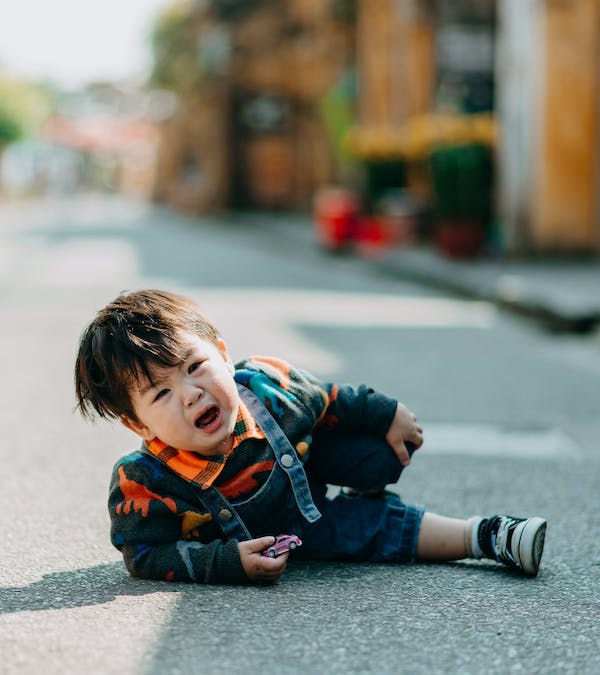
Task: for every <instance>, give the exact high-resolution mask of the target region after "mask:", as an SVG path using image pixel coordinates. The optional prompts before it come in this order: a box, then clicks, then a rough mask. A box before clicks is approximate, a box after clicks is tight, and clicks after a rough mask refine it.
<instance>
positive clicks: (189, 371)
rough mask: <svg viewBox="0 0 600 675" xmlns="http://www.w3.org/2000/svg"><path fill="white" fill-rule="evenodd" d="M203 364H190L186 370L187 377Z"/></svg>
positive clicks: (198, 362) (201, 362)
mask: <svg viewBox="0 0 600 675" xmlns="http://www.w3.org/2000/svg"><path fill="white" fill-rule="evenodd" d="M203 363H204V361H195V362H194V363H192V365H191V366H190V367H189V368H188V375H191V374H192V373H193V372H194V371H195V370H196V369H197V368H199V367H200V366H201V365H202V364H203Z"/></svg>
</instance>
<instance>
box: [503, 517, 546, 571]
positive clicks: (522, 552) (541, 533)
mask: <svg viewBox="0 0 600 675" xmlns="http://www.w3.org/2000/svg"><path fill="white" fill-rule="evenodd" d="M515 534H517V533H516V532H515ZM517 537H518V538H517V555H516V556H515V557H516V559H517V560H518V561H519V563H520V567H521V569H522V570H523V572H524V573H525V574H528V575H529V576H532V577H534V576H536V575H537V573H538V570H539V568H540V560H541V559H542V553H543V551H544V540H545V538H546V521H545V520H544V519H543V518H538V517H534V518H528V519H527V520H526V521H525V522H524V523H523V524H522V527H521V531H520V532H519V533H518V535H517ZM513 543H514V542H513ZM511 548H512V547H511Z"/></svg>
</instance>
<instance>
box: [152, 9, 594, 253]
mask: <svg viewBox="0 0 600 675" xmlns="http://www.w3.org/2000/svg"><path fill="white" fill-rule="evenodd" d="M599 14H600V0H569V1H568V2H554V1H553V2H551V1H550V0H547V1H544V2H539V1H538V0H453V1H450V0H193V1H192V0H188V1H187V2H179V3H176V4H175V5H173V8H172V11H171V12H170V13H167V15H165V17H162V23H159V24H158V28H157V30H156V31H155V61H156V65H155V73H154V82H155V84H156V85H157V86H160V87H162V88H168V89H169V90H171V91H173V92H174V94H175V95H176V96H177V100H178V105H177V107H176V109H175V108H174V109H173V114H172V115H171V116H165V117H164V118H163V121H162V122H161V123H160V139H161V141H160V149H159V153H158V161H157V168H156V183H155V187H154V198H155V199H156V200H158V201H166V202H168V203H171V204H172V205H174V206H176V207H178V208H181V209H188V210H192V211H206V210H218V209H222V208H230V207H235V208H263V209H264V208H267V209H298V208H301V209H306V208H308V207H309V206H310V204H311V202H312V199H313V196H314V194H315V192H316V191H318V189H319V188H320V187H322V186H324V185H328V184H332V183H337V184H342V185H347V186H349V187H351V188H352V189H354V190H357V191H359V192H360V193H361V197H362V198H363V203H364V204H365V208H369V209H370V210H372V211H377V209H378V208H380V206H379V205H380V204H383V203H385V204H389V202H390V194H392V195H393V194H394V191H396V193H397V191H398V189H399V188H402V189H403V190H404V191H405V192H407V193H408V194H409V195H410V196H411V200H412V203H413V204H415V205H416V208H417V209H418V210H420V211H421V212H422V213H423V214H425V217H424V219H423V222H425V223H428V226H426V227H424V228H423V229H422V231H421V234H422V236H426V235H427V233H428V232H432V231H433V230H434V229H435V228H437V227H441V224H443V225H444V226H446V229H447V233H448V232H450V233H453V232H458V231H459V230H460V229H461V227H462V228H463V229H464V228H465V227H466V228H470V229H471V230H479V234H480V235H481V237H483V238H484V239H485V242H484V246H483V247H481V246H480V247H478V248H477V249H474V250H478V251H479V250H488V251H490V252H508V253H516V254H523V253H525V254H527V253H537V252H577V253H580V252H585V253H590V252H596V251H598V248H599V246H600V223H599V219H598V207H597V204H596V201H597V198H596V184H597V182H598V166H599V162H598V155H599V153H598V140H597V136H598V132H597V125H598V96H597V82H598V73H597V69H598V59H597V49H598V39H599V34H600V16H599ZM427 227H429V230H428V229H427Z"/></svg>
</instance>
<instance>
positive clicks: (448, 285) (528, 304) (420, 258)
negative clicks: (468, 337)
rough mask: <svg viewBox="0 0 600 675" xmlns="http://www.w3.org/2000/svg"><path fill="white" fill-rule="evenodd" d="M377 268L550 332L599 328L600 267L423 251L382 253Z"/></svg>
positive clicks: (409, 250) (581, 331) (575, 331)
mask: <svg viewBox="0 0 600 675" xmlns="http://www.w3.org/2000/svg"><path fill="white" fill-rule="evenodd" d="M373 263H374V264H376V265H377V266H378V267H379V268H381V269H384V270H385V271H386V272H389V273H393V274H395V275H396V276H398V277H400V278H402V279H407V280H412V281H417V282H419V283H421V284H423V285H427V286H431V287H435V288H442V289H444V290H447V291H451V292H453V293H456V294H459V295H463V296H466V297H470V298H474V299H478V300H484V301H487V302H492V303H494V304H497V305H499V306H501V307H504V308H506V309H509V310H511V311H513V312H515V313H518V314H521V315H524V316H528V317H530V318H534V319H536V320H538V321H540V322H541V323H542V324H543V325H544V326H545V327H546V328H547V329H549V330H553V331H559V332H574V333H587V332H590V331H592V330H594V329H595V328H596V326H597V325H598V324H600V267H598V266H597V265H594V266H585V264H584V265H583V267H582V268H581V269H579V270H575V269H573V268H572V267H564V266H561V265H557V266H552V265H549V266H543V265H536V264H535V263H522V264H511V263H504V262H496V261H488V260H469V261H468V262H463V261H453V260H449V259H446V258H443V257H441V256H440V255H438V254H436V253H435V252H433V251H431V250H424V249H405V250H389V251H384V252H382V253H381V254H380V255H379V256H378V257H376V258H374V259H373ZM579 282H581V285H580V287H578V288H575V286H576V285H577V284H578V283H579ZM569 285H570V288H569ZM565 286H566V289H565ZM586 291H587V296H588V297H586Z"/></svg>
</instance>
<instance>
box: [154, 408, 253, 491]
mask: <svg viewBox="0 0 600 675" xmlns="http://www.w3.org/2000/svg"><path fill="white" fill-rule="evenodd" d="M239 406H240V407H239V410H238V416H237V420H236V422H235V427H234V428H233V445H232V447H231V450H230V451H229V452H228V453H226V454H224V455H214V456H212V457H210V458H209V457H203V456H202V455H199V454H197V453H195V452H191V451H189V450H179V449H177V448H173V447H171V446H170V445H167V444H166V443H163V442H162V441H161V440H159V439H158V438H155V439H153V440H152V441H150V442H148V443H146V447H147V448H148V450H149V452H150V453H151V454H153V455H154V456H155V457H157V458H158V459H159V460H160V461H161V462H163V463H164V464H166V465H167V466H168V467H169V468H170V469H172V470H173V471H174V472H175V473H177V474H179V475H180V476H181V477H182V478H185V479H186V480H188V481H190V482H191V483H195V484H197V485H199V486H200V487H201V488H203V489H205V488H207V487H209V486H210V485H212V484H213V483H214V481H215V480H216V478H217V476H218V475H219V474H220V473H221V471H222V470H223V467H224V466H225V462H226V461H227V458H228V457H229V456H230V455H231V453H232V452H233V451H234V450H235V449H236V448H237V447H238V445H240V443H241V442H242V441H245V440H246V439H248V438H265V435H264V433H263V432H262V430H261V428H260V427H259V426H258V424H257V423H256V421H255V420H254V418H253V417H252V415H251V414H250V411H249V410H248V408H247V407H246V405H245V404H244V402H243V401H242V400H241V399H240V402H239Z"/></svg>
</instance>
